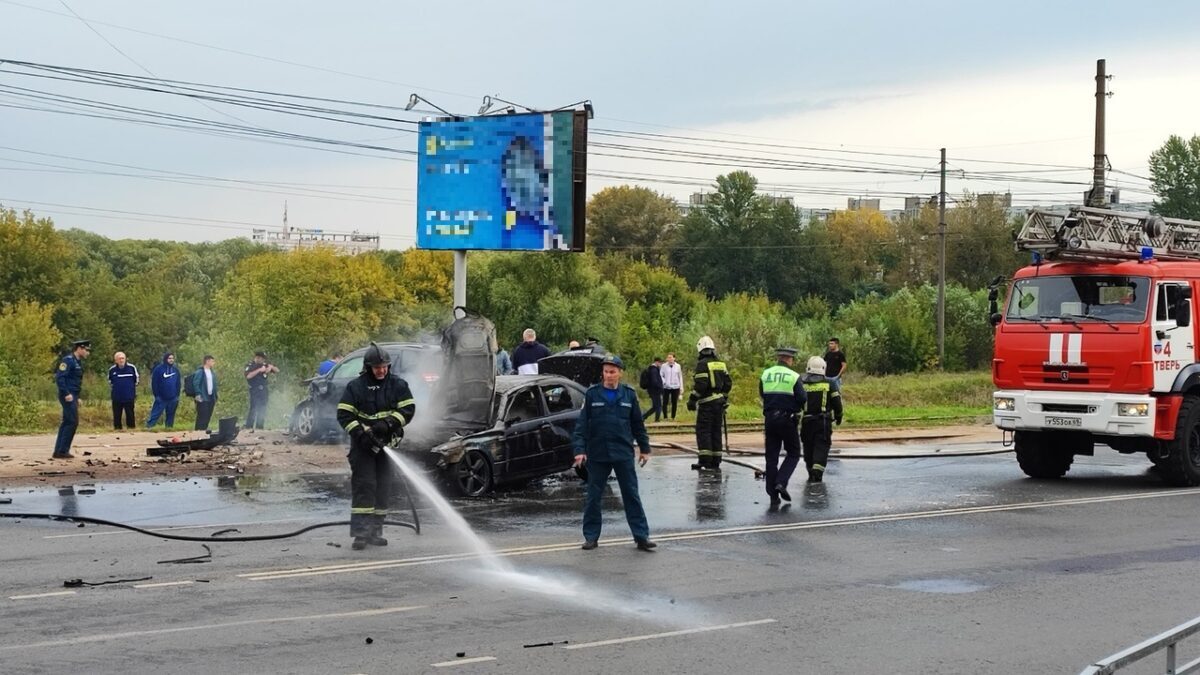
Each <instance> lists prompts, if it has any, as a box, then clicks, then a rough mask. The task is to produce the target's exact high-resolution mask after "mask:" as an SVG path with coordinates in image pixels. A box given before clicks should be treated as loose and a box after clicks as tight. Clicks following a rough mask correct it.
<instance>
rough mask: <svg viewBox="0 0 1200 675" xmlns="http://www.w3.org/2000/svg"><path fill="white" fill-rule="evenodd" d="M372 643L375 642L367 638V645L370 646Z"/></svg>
mask: <svg viewBox="0 0 1200 675" xmlns="http://www.w3.org/2000/svg"><path fill="white" fill-rule="evenodd" d="M372 642H375V640H372V639H371V638H367V644H371V643H372Z"/></svg>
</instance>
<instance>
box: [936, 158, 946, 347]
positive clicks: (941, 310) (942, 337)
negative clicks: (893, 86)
mask: <svg viewBox="0 0 1200 675" xmlns="http://www.w3.org/2000/svg"><path fill="white" fill-rule="evenodd" d="M937 342H938V370H942V369H944V368H945V367H946V149H945V148H942V185H941V189H940V190H939V191H938V297H937Z"/></svg>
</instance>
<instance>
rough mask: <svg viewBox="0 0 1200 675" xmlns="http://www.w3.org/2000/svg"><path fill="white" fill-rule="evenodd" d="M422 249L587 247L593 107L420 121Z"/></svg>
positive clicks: (419, 220)
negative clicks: (589, 125) (589, 130)
mask: <svg viewBox="0 0 1200 675" xmlns="http://www.w3.org/2000/svg"><path fill="white" fill-rule="evenodd" d="M418 143H419V145H418V152H417V156H418V158H417V247H418V248H427V249H459V250H474V249H485V250H500V251H548V250H549V251H582V250H583V243H584V208H585V206H586V199H587V193H586V183H585V177H586V174H587V114H586V113H584V112H581V111H572V110H566V111H558V112H547V113H529V114H520V115H487V116H483V117H469V118H451V119H444V120H437V121H426V122H421V125H420V131H419V136H418Z"/></svg>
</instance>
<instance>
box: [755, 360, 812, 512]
mask: <svg viewBox="0 0 1200 675" xmlns="http://www.w3.org/2000/svg"><path fill="white" fill-rule="evenodd" d="M775 357H776V359H778V362H777V363H776V364H775V365H773V366H771V367H770V368H767V369H766V370H764V371H763V373H762V376H761V377H760V378H759V380H758V395H759V396H761V397H762V406H763V429H764V431H765V432H766V451H767V476H766V478H767V496H768V497H770V498H771V506H778V505H779V499H780V498H781V497H782V498H783V499H785V500H787V501H789V502H790V501H792V496H791V495H790V494H788V491H787V485H788V480H790V479H791V477H792V472H793V471H795V470H796V465H797V464H799V463H800V428H799V425H800V417H799V413H800V410H801V409H802V408H803V407H804V404H805V401H806V400H807V399H806V396H807V395H806V394H805V393H804V386H803V385H802V384H801V383H800V374H799V373H797V372H796V371H794V370H792V363H793V362H794V361H795V359H796V350H795V349H792V348H790V347H780V348H779V349H776V350H775ZM780 446H783V449H784V451H785V452H787V456H786V457H784V459H783V465H782V466H779V448H780Z"/></svg>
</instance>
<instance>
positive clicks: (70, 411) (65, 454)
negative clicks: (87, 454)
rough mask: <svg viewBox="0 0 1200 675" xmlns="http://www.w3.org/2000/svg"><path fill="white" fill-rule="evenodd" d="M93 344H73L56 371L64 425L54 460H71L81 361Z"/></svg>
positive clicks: (80, 378)
mask: <svg viewBox="0 0 1200 675" xmlns="http://www.w3.org/2000/svg"><path fill="white" fill-rule="evenodd" d="M91 349H92V343H91V342H89V341H88V340H77V341H75V342H72V343H71V353H70V354H67V355H66V356H63V357H62V359H61V360H60V361H59V362H58V367H57V368H55V370H54V383H55V385H57V387H58V402H59V404H60V405H62V423H61V424H59V426H58V438H57V439H55V441H54V458H55V459H71V458H73V457H74V455H72V454H71V443H72V442H73V441H74V440H75V429H76V428H78V427H79V394H80V392H81V390H82V389H83V365H82V364H81V363H80V361H81V360H82V359H83V356H84V354H85V353H86V352H88V351H91Z"/></svg>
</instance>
